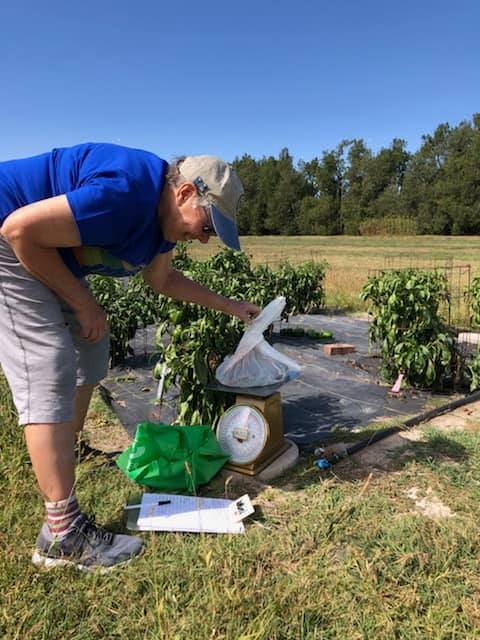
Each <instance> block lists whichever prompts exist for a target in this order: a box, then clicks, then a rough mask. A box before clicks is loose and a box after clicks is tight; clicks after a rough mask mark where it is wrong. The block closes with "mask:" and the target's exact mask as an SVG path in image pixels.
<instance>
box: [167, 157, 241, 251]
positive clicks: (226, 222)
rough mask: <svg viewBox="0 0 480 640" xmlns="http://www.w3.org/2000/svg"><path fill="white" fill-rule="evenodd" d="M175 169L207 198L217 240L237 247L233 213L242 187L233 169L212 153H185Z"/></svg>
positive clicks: (238, 206)
mask: <svg viewBox="0 0 480 640" xmlns="http://www.w3.org/2000/svg"><path fill="white" fill-rule="evenodd" d="M178 170H179V171H180V173H181V175H182V176H183V177H184V178H185V179H186V180H189V181H190V182H193V184H194V185H195V187H196V188H197V191H198V193H199V195H201V196H202V197H204V198H206V199H207V200H208V202H209V204H210V206H211V211H212V223H213V227H214V229H215V232H216V234H217V235H218V237H219V238H220V240H221V241H222V242H223V243H224V244H226V245H227V247H230V249H236V250H237V251H239V250H240V240H239V237H238V231H237V213H238V210H239V208H240V205H241V200H242V197H243V194H244V190H243V187H242V183H241V182H240V178H239V177H238V175H237V174H236V173H235V170H234V169H233V168H232V167H231V166H230V165H229V164H227V163H226V162H224V161H223V160H221V158H217V157H216V156H188V157H187V158H185V160H183V162H182V163H181V164H180V165H179V167H178Z"/></svg>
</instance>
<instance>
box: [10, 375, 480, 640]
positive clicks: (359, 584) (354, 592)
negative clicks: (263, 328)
mask: <svg viewBox="0 0 480 640" xmlns="http://www.w3.org/2000/svg"><path fill="white" fill-rule="evenodd" d="M0 399H1V403H0V419H1V421H2V431H1V441H0V442H1V458H0V465H1V466H0V482H1V487H0V488H1V493H0V495H1V496H2V497H3V501H2V509H1V511H0V532H1V533H0V536H1V546H0V548H1V551H0V554H1V555H0V559H1V562H0V593H1V594H2V599H1V601H0V636H1V637H2V638H5V639H8V640H13V639H21V640H27V639H28V640H30V639H32V640H33V639H34V640H43V639H45V640H47V638H48V640H56V639H62V640H66V639H74V640H93V639H97V638H98V639H100V638H102V639H104V638H108V639H109V640H114V639H120V638H122V639H124V638H130V639H132V640H137V639H152V640H153V639H159V638H162V639H163V638H165V639H168V640H177V639H178V640H184V639H186V638H191V637H194V638H196V639H198V640H220V639H224V640H277V639H278V640H280V639H282V640H298V639H302V640H314V639H318V640H320V639H321V640H330V639H332V640H333V639H337V638H348V640H357V639H358V640H360V639H364V638H375V639H376V640H382V639H385V640H391V639H392V638H395V639H405V640H411V639H412V638H416V639H418V638H425V639H428V640H437V639H438V640H440V639H445V640H447V639H448V640H455V639H462V640H463V639H466V638H467V639H468V638H472V639H473V638H478V627H479V624H480V578H479V576H478V566H479V561H480V543H479V541H478V521H479V517H480V499H479V498H480V482H479V477H480V446H479V445H480V435H479V434H478V433H473V432H461V431H455V432H452V433H451V434H450V433H448V434H445V433H442V434H441V435H439V434H438V433H437V432H435V431H433V430H431V431H429V430H427V431H426V437H425V441H423V442H418V443H417V442H412V443H410V444H409V446H408V451H407V453H408V455H401V456H398V457H396V458H392V467H391V470H390V471H389V472H385V473H375V474H374V475H372V474H371V473H370V470H369V469H358V468H356V469H355V460H354V459H352V460H349V461H346V463H342V464H340V465H337V466H336V467H334V468H333V469H332V471H331V472H323V473H322V472H319V471H318V470H317V469H316V468H315V467H314V465H313V460H312V459H311V458H303V459H302V461H301V463H300V464H299V466H298V467H296V469H295V470H294V471H293V472H291V473H289V474H288V475H286V476H285V477H282V478H281V479H279V481H278V482H274V483H273V485H272V486H262V485H260V483H255V482H254V481H252V480H247V479H246V480H245V483H246V484H242V482H239V481H237V480H232V481H231V482H225V480H223V479H221V478H218V479H215V480H214V481H213V482H212V483H211V485H209V486H208V487H207V489H204V491H206V492H207V493H209V494H210V495H217V496H222V495H225V494H226V495H227V496H228V497H234V496H236V495H241V493H242V492H244V491H245V489H246V488H247V489H248V491H249V493H250V495H251V496H252V497H253V498H254V503H255V505H256V515H255V517H254V518H253V519H251V520H250V521H249V522H248V523H247V531H246V534H245V535H244V536H241V535H239V536H213V535H180V534H155V533H152V534H147V533H145V534H143V536H144V538H145V540H146V550H145V553H144V554H143V556H142V557H140V558H139V559H137V560H136V561H134V562H132V563H131V564H130V565H128V566H126V567H125V568H123V569H119V570H117V571H116V572H113V573H110V574H108V575H106V576H97V575H85V574H81V573H78V572H77V571H75V570H74V569H69V570H63V571H51V572H42V571H38V570H37V569H35V568H34V567H33V565H31V564H30V560H29V558H30V554H31V548H32V545H33V542H34V539H35V536H36V534H37V531H38V528H39V524H40V522H41V520H42V516H43V510H42V502H41V499H40V496H39V495H38V493H37V490H36V488H35V481H34V477H33V473H32V470H31V467H30V466H29V464H28V456H27V452H26V450H25V446H24V443H23V438H22V434H21V430H20V429H19V428H18V426H17V425H16V419H15V414H14V412H13V410H12V407H11V403H10V400H9V396H8V393H7V391H6V389H5V384H4V382H3V381H1V380H0ZM90 418H91V419H93V420H94V422H95V423H96V424H97V425H98V426H99V428H100V429H105V428H106V425H105V424H104V421H105V420H106V419H108V413H105V414H103V415H102V408H101V405H99V404H95V405H94V407H93V409H92V412H91V414H90ZM92 428H93V429H94V428H95V426H93V427H92ZM248 483H250V484H248ZM412 487H415V491H416V492H417V493H418V494H419V495H424V494H425V495H427V494H428V492H429V491H434V493H435V495H436V496H438V498H439V499H441V500H442V502H443V503H445V504H446V505H448V506H449V507H450V509H451V510H452V511H453V512H454V513H455V516H454V517H452V518H447V519H444V520H441V521H434V520H431V519H429V518H426V517H425V516H422V515H419V514H418V513H415V512H414V511H413V506H414V505H413V502H412V499H411V498H410V497H408V493H407V492H408V491H409V490H411V489H412ZM136 490H137V487H136V486H135V485H134V484H133V483H131V482H130V481H129V480H128V479H127V478H126V477H125V476H124V475H123V474H122V473H121V472H120V471H119V470H118V469H117V468H109V467H107V466H106V465H104V464H102V460H101V458H92V459H90V460H87V461H86V462H82V463H80V465H79V467H78V481H77V493H78V496H79V498H80V500H81V502H82V505H83V507H84V509H85V510H87V511H89V512H92V513H95V514H96V515H97V518H98V520H99V522H100V523H101V524H106V525H108V526H109V527H111V528H112V529H114V530H117V531H121V530H124V524H125V520H124V515H123V511H122V506H123V505H124V504H125V502H126V500H127V498H128V496H129V495H130V494H131V493H133V492H135V491H136Z"/></svg>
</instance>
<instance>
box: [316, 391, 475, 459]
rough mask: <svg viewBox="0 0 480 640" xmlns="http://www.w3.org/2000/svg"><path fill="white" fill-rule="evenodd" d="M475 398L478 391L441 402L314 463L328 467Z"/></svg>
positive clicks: (469, 402) (473, 400)
mask: <svg viewBox="0 0 480 640" xmlns="http://www.w3.org/2000/svg"><path fill="white" fill-rule="evenodd" d="M477 400H480V391H475V392H474V393H471V394H470V395H468V396H465V397H464V398H458V400H453V401H452V402H448V403H447V404H443V405H441V406H440V407H437V408H436V409H430V410H429V411H424V412H423V413H419V414H418V415H416V416H413V418H409V419H408V420H405V422H403V423H402V424H401V425H398V426H395V427H389V428H388V429H383V430H382V431H377V432H376V433H375V434H374V435H372V436H370V437H369V438H365V439H364V440H360V441H359V442H356V443H355V444H353V445H351V446H350V447H347V448H346V449H345V450H344V451H341V452H336V453H333V454H332V455H330V456H327V457H325V458H320V459H319V460H316V461H315V464H316V465H317V466H318V467H319V468H320V469H328V467H331V466H332V465H334V464H336V463H337V462H340V460H343V459H344V458H347V457H348V456H351V455H352V454H354V453H357V451H360V450H361V449H365V448H366V447H368V446H370V445H371V444H373V443H374V442H378V441H379V440H383V439H384V438H387V437H388V436H391V435H393V434H395V433H399V432H401V431H405V430H406V429H409V428H410V427H415V426H416V425H418V424H421V423H422V422H427V421H428V420H432V418H436V417H437V416H441V415H442V414H443V413H448V412H449V411H453V410H454V409H458V408H459V407H463V406H465V405H467V404H471V403H472V402H476V401H477Z"/></svg>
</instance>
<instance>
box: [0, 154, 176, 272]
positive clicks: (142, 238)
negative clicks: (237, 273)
mask: <svg viewBox="0 0 480 640" xmlns="http://www.w3.org/2000/svg"><path fill="white" fill-rule="evenodd" d="M167 168H168V165H167V163H166V162H165V160H162V159H161V158H159V157H158V156H156V155H154V154H153V153H149V152H148V151H142V150H140V149H130V148H128V147H121V146H119V145H115V144H107V143H85V144H79V145H76V146H74V147H68V148H61V149H53V151H51V152H49V153H44V154H42V155H39V156H34V157H31V158H25V159H21V160H10V161H7V162H0V224H2V223H3V221H4V220H5V218H6V217H7V216H8V215H9V214H10V213H12V212H13V211H15V210H16V209H18V208H19V207H23V206H25V205H26V204H30V203H32V202H37V201H38V200H43V199H45V198H51V197H53V196H58V195H62V194H65V195H66V197H67V200H68V202H69V205H70V208H71V209H72V213H73V216H74V218H75V221H76V223H77V226H78V230H79V232H80V237H81V240H82V246H81V247H74V248H72V249H63V248H60V249H59V251H60V254H61V256H62V258H63V260H64V262H65V263H66V264H67V266H68V267H69V268H70V269H71V271H72V272H73V273H74V274H75V275H77V276H84V275H88V274H90V273H99V274H102V275H111V276H124V275H131V274H133V273H136V272H137V271H139V270H140V269H142V268H143V267H144V266H146V265H148V264H149V263H150V262H151V261H152V260H153V258H154V257H155V256H156V255H157V254H158V253H165V252H167V251H170V250H171V249H173V247H174V246H175V244H174V243H171V242H167V241H166V240H165V239H164V238H163V236H162V231H161V229H160V225H159V222H158V211H157V208H158V201H159V198H160V193H161V191H162V188H163V185H164V183H165V174H166V170H167Z"/></svg>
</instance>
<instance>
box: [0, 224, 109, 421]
mask: <svg viewBox="0 0 480 640" xmlns="http://www.w3.org/2000/svg"><path fill="white" fill-rule="evenodd" d="M108 359H109V338H108V336H105V337H104V338H103V339H102V340H101V341H100V342H97V343H95V344H92V343H90V342H86V341H85V340H82V339H81V338H80V336H79V324H78V322H77V320H76V318H75V315H74V313H73V311H72V309H71V308H70V307H69V306H68V305H67V304H66V303H65V302H64V301H62V300H61V299H60V298H59V297H58V296H57V295H56V294H55V293H53V291H51V290H50V289H49V288H48V287H46V286H45V285H44V284H42V283H41V282H39V281H38V280H36V279H35V278H34V277H33V276H32V275H31V274H30V273H29V272H28V271H27V270H26V269H25V268H24V267H23V266H22V265H21V264H20V262H19V261H18V259H17V257H16V256H15V254H14V253H13V251H12V250H11V248H10V246H9V245H8V244H7V243H6V241H5V240H4V239H3V238H2V237H1V236H0V364H1V366H2V369H3V372H4V374H5V376H6V378H7V380H8V384H9V385H10V389H11V391H12V394H13V399H14V402H15V406H16V408H17V411H18V415H19V422H20V424H23V425H25V424H32V423H58V422H69V421H70V420H72V419H73V416H74V406H75V390H76V387H77V386H81V385H85V384H95V383H97V382H98V381H99V380H101V379H102V378H104V377H105V375H106V373H107V370H108Z"/></svg>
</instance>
